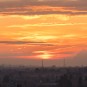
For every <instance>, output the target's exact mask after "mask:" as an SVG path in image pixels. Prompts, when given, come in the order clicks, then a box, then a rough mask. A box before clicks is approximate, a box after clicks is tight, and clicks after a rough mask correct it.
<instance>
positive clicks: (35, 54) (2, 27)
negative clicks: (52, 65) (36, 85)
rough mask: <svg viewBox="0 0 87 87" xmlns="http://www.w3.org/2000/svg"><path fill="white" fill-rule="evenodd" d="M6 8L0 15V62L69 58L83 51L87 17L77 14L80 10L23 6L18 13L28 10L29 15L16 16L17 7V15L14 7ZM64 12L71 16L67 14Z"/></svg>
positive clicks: (86, 35)
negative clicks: (8, 59)
mask: <svg viewBox="0 0 87 87" xmlns="http://www.w3.org/2000/svg"><path fill="white" fill-rule="evenodd" d="M8 1H9V0H8ZM8 1H5V0H4V2H2V1H1V2H0V4H1V3H5V2H6V3H8ZM13 1H14V0H13ZM26 1H27V0H26ZM43 1H45V0H43ZM9 2H10V1H9ZM15 2H16V1H15ZM40 2H41V4H42V1H40ZM43 3H45V2H43ZM51 4H52V3H51ZM7 7H8V6H7ZM7 7H6V8H7ZM6 8H4V10H3V11H1V12H0V58H6V57H7V58H29V59H38V58H40V59H41V58H43V59H60V58H72V57H74V56H75V55H77V54H78V53H79V52H81V51H84V50H87V14H85V15H84V14H79V13H80V12H83V11H84V10H79V9H78V8H77V9H75V8H74V7H69V8H68V7H66V6H64V7H63V6H55V7H54V6H50V5H48V6H47V5H45V4H44V5H40V6H37V5H36V6H31V7H30V6H28V5H26V6H24V7H23V6H22V7H21V9H23V12H25V11H28V10H29V9H32V10H31V12H29V13H32V14H31V15H30V14H29V15H28V14H27V15H25V14H23V12H22V14H21V15H20V14H19V13H21V11H22V10H20V7H18V9H19V10H20V11H18V10H17V8H16V7H15V6H14V7H8V8H7V10H6ZM9 8H10V9H9ZM12 9H13V11H12ZM44 11H46V13H43V12H44ZM49 11H51V12H53V13H49ZM55 11H61V12H63V11H64V12H65V13H56V12H55ZM67 11H70V12H72V13H74V14H67V13H66V12H67ZM35 12H37V14H36V13H35ZM38 12H39V13H40V14H38ZM47 12H48V13H47Z"/></svg>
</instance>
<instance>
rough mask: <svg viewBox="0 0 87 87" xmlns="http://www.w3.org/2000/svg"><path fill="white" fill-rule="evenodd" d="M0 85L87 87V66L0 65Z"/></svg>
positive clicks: (8, 86)
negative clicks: (41, 66)
mask: <svg viewBox="0 0 87 87" xmlns="http://www.w3.org/2000/svg"><path fill="white" fill-rule="evenodd" d="M0 87H87V67H84V68H80V67H76V68H56V67H52V68H26V67H14V68H13V67H0Z"/></svg>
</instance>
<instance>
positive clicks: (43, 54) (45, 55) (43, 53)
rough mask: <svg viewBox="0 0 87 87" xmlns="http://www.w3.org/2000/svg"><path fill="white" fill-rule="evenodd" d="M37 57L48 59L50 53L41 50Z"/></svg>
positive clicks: (50, 55)
mask: <svg viewBox="0 0 87 87" xmlns="http://www.w3.org/2000/svg"><path fill="white" fill-rule="evenodd" d="M37 57H39V58H41V59H50V58H51V57H52V54H50V53H48V52H47V51H42V52H41V54H39V55H38V56H37Z"/></svg>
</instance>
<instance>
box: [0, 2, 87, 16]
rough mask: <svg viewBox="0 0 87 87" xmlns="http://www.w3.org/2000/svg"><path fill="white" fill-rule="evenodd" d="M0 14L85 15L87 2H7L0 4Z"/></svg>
mask: <svg viewBox="0 0 87 87" xmlns="http://www.w3.org/2000/svg"><path fill="white" fill-rule="evenodd" d="M0 14H6V15H7V14H9V15H43V14H70V15H80V14H87V0H19V1H14V0H10V1H9V0H7V1H4V2H0Z"/></svg>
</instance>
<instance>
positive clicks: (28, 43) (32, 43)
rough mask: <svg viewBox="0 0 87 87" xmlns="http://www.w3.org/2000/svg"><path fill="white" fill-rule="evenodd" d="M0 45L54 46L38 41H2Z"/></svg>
mask: <svg viewBox="0 0 87 87" xmlns="http://www.w3.org/2000/svg"><path fill="white" fill-rule="evenodd" d="M0 44H8V45H24V44H27V45H44V46H54V45H53V44H51V43H46V42H38V41H0Z"/></svg>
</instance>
